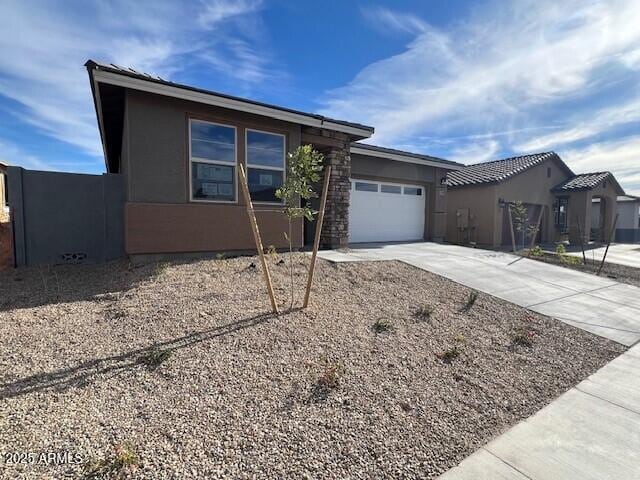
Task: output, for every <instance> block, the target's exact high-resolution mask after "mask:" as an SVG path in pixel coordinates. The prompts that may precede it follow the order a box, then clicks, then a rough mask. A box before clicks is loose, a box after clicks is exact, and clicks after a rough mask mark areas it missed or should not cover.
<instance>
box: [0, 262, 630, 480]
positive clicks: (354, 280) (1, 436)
mask: <svg viewBox="0 0 640 480" xmlns="http://www.w3.org/2000/svg"><path fill="white" fill-rule="evenodd" d="M283 258H284V260H288V257H287V256H278V257H277V258H271V259H270V264H271V270H272V273H273V277H274V282H275V284H276V287H277V288H276V292H277V295H278V297H279V301H280V303H281V305H282V306H283V308H284V307H286V306H287V305H288V290H287V286H288V282H289V278H288V276H287V273H288V267H287V265H286V264H285V265H282V264H278V263H277V262H278V261H279V260H280V259H283ZM295 259H296V268H295V279H294V281H295V285H296V289H297V301H298V303H300V299H301V296H302V289H303V288H304V283H305V279H306V276H305V274H306V271H305V264H306V263H305V262H307V261H308V257H304V256H303V255H301V254H298V255H296V257H295ZM252 265H253V266H252ZM255 265H259V262H258V261H257V259H256V258H251V257H241V258H235V259H228V260H199V261H191V262H183V263H180V262H176V263H162V264H152V265H145V266H142V267H133V266H131V265H129V264H128V263H127V262H124V261H122V262H113V263H110V264H107V265H97V266H63V267H55V268H50V269H47V268H44V269H22V270H11V271H7V272H0V322H1V323H2V326H3V335H2V336H0V345H1V349H0V454H1V455H2V463H3V464H2V467H1V468H0V478H6V479H17V478H29V479H42V478H62V477H63V475H67V476H68V478H153V479H187V478H346V477H350V478H435V477H436V476H438V475H439V474H440V473H442V472H444V471H445V470H447V469H448V468H450V467H452V466H454V465H456V464H457V463H458V462H459V461H460V460H462V459H463V458H464V457H466V456H467V455H469V454H470V453H472V452H473V451H474V450H475V449H477V448H478V447H479V446H481V445H483V444H484V443H486V442H487V441H488V440H490V439H491V438H492V437H494V436H496V435H498V434H500V433H501V432H503V431H505V430H506V429H508V428H509V427H510V426H512V425H514V424H515V423H516V422H518V421H520V420H522V419H524V418H526V417H528V416H530V415H531V414H533V413H534V412H536V411H538V410H539V409H540V408H541V407H543V406H544V405H546V404H547V403H548V402H549V401H551V400H552V399H553V398H555V397H556V396H558V395H559V394H561V393H562V392H564V391H566V390H567V389H569V388H570V387H571V386H573V385H575V384H576V383H577V382H579V381H580V380H582V379H583V378H585V377H586V376H588V375H589V374H590V373H592V372H594V371H595V370H596V369H598V368H599V367H601V366H603V365H604V364H605V363H607V362H608V361H609V360H611V359H612V358H614V357H615V356H617V355H618V354H620V353H621V352H623V351H624V348H623V347H622V346H620V345H618V344H616V343H613V342H610V341H608V340H606V339H603V338H600V337H596V336H593V335H591V334H589V333H586V332H584V331H581V330H578V329H575V328H573V327H571V326H569V325H566V324H564V323H561V322H557V321H554V320H552V319H549V318H547V317H543V316H540V315H537V314H534V313H531V312H528V311H526V310H524V309H522V308H519V307H517V306H515V305H512V304H509V303H507V302H504V301H501V300H499V299H496V298H493V297H491V296H488V295H484V294H480V295H479V296H478V297H477V299H476V300H475V302H474V303H473V304H471V303H472V302H471V300H470V299H471V298H472V297H470V295H471V292H470V291H469V290H468V289H467V288H465V287H463V286H460V285H458V284H455V283H453V282H450V281H448V280H446V279H444V278H441V277H438V276H436V275H433V274H430V273H428V272H424V271H422V270H419V269H415V268H412V267H410V266H408V265H405V264H402V263H398V262H378V263H356V264H339V265H334V264H330V263H328V262H324V261H319V264H318V269H317V272H316V283H315V288H314V293H313V296H312V302H311V303H312V305H311V306H310V308H308V309H307V310H299V309H294V310H293V311H290V312H286V313H283V314H282V315H280V316H278V317H274V316H273V315H270V314H268V313H267V311H268V298H267V296H266V291H265V287H264V284H263V281H262V276H261V272H260V268H259V267H257V268H256V267H255ZM419 310H420V311H421V314H417V313H416V312H418V311H419ZM47 452H55V453H58V454H59V456H58V460H55V458H53V457H52V458H50V459H49V461H47V457H46V456H45V457H41V456H40V455H41V454H42V453H45V454H46V453H47ZM12 453H16V454H17V455H12ZM21 453H22V454H24V455H23V457H24V461H23V462H20V461H19V460H20V454H21ZM28 454H32V455H31V456H30V457H29V456H27V455H28ZM65 455H66V456H65ZM43 458H44V460H42V459H43ZM7 459H9V460H11V461H12V462H13V463H9V462H8V461H7ZM14 460H15V461H17V464H16V462H15V461H14ZM40 460H42V461H40Z"/></svg>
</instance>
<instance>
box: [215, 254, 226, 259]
mask: <svg viewBox="0 0 640 480" xmlns="http://www.w3.org/2000/svg"><path fill="white" fill-rule="evenodd" d="M225 258H227V254H226V253H224V252H220V253H216V260H224V259H225Z"/></svg>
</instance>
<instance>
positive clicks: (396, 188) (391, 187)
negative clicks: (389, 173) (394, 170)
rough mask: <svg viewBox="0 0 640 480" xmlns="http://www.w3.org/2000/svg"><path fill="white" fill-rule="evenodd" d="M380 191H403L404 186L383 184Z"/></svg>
mask: <svg viewBox="0 0 640 480" xmlns="http://www.w3.org/2000/svg"><path fill="white" fill-rule="evenodd" d="M380 191H381V192H382V193H402V188H401V187H399V186H398V185H381V186H380Z"/></svg>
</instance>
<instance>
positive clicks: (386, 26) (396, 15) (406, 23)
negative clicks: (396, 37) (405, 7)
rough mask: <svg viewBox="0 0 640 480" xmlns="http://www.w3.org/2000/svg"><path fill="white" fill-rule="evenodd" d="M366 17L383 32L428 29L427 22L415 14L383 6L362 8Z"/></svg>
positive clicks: (420, 31) (422, 30)
mask: <svg viewBox="0 0 640 480" xmlns="http://www.w3.org/2000/svg"><path fill="white" fill-rule="evenodd" d="M360 10H361V12H362V15H363V16H364V18H365V19H366V20H367V21H368V22H369V23H370V24H371V25H372V26H373V27H374V28H376V29H378V30H380V31H381V32H383V33H389V32H401V33H422V32H425V31H427V30H428V28H429V26H428V25H427V23H426V22H424V21H423V20H421V19H420V18H419V17H417V16H415V15H411V14H409V13H400V12H394V11H392V10H389V9H388V8H382V7H367V8H364V7H363V8H361V9H360Z"/></svg>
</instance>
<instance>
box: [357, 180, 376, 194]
mask: <svg viewBox="0 0 640 480" xmlns="http://www.w3.org/2000/svg"><path fill="white" fill-rule="evenodd" d="M356 190H358V191H360V192H377V191H378V184H377V183H368V182H356Z"/></svg>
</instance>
